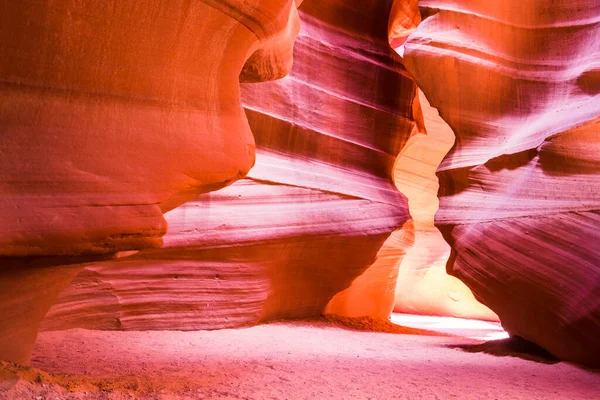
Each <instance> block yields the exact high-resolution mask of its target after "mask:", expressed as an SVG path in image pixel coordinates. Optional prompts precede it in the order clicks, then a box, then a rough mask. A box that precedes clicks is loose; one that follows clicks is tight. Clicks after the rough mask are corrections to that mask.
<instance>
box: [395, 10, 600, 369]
mask: <svg viewBox="0 0 600 400" xmlns="http://www.w3.org/2000/svg"><path fill="white" fill-rule="evenodd" d="M419 5H420V6H421V11H422V14H423V16H425V17H426V18H425V19H424V20H423V21H422V22H421V24H420V25H419V27H418V28H417V29H416V31H414V32H413V33H412V35H411V36H410V37H409V39H408V40H407V41H406V43H405V44H404V49H405V52H404V54H405V64H406V65H407V68H408V69H409V70H410V72H411V74H413V76H414V77H415V79H416V81H417V83H418V85H419V86H420V87H421V88H422V89H423V91H424V92H425V94H426V95H427V98H428V99H429V101H430V102H431V105H432V106H434V107H436V108H438V109H439V111H440V115H441V117H442V118H443V119H444V120H445V121H446V122H447V123H448V124H449V125H450V127H451V128H452V129H453V131H454V132H455V133H456V143H455V145H454V147H453V148H452V150H451V151H450V153H449V154H448V155H447V156H446V158H445V159H444V162H443V163H442V165H441V166H440V168H439V171H438V175H439V178H440V186H441V187H440V192H439V195H440V211H439V212H438V214H437V216H436V223H437V226H438V227H439V228H440V230H441V231H442V233H443V234H444V237H445V238H446V240H447V241H448V243H449V244H450V246H451V247H452V257H451V259H450V261H449V264H448V270H449V271H451V273H452V274H453V275H455V276H457V277H458V278H460V279H461V280H462V281H464V282H465V283H467V285H468V286H469V287H470V288H471V289H472V290H473V292H474V293H475V295H476V297H477V298H478V299H479V300H481V301H482V302H483V303H485V304H486V305H488V306H489V307H490V308H491V309H492V310H493V311H495V312H496V313H497V314H498V316H499V317H500V319H501V321H502V323H503V326H504V327H505V328H506V330H507V331H509V332H510V333H511V334H513V335H518V336H521V337H523V338H525V339H527V340H530V341H532V342H535V343H536V344H538V345H540V346H542V347H544V348H545V349H547V350H548V351H550V352H551V353H552V354H554V355H556V356H557V357H559V358H561V359H564V360H570V361H575V362H579V363H584V364H587V365H594V366H597V365H600V342H598V340H597V337H598V334H600V247H599V246H598V245H597V244H598V243H599V242H600V234H599V230H598V228H599V227H600V216H599V214H598V210H599V209H600V174H599V172H600V170H599V168H598V165H600V156H599V154H600V153H599V152H598V151H597V150H598V146H600V127H599V119H598V117H599V115H600V87H599V86H598V76H600V75H599V71H600V69H599V68H600V64H599V63H598V60H600V40H599V38H600V4H599V3H598V2H595V1H592V2H590V1H578V0H569V1H563V2H553V1H541V0H540V1H522V0H521V1H516V0H515V1H507V2H482V1H469V0H422V1H420V2H419Z"/></svg>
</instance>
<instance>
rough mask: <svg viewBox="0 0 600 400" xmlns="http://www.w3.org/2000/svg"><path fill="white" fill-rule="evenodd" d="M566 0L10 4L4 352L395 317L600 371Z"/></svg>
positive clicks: (1, 127) (594, 98) (582, 52)
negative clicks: (464, 326)
mask: <svg viewBox="0 0 600 400" xmlns="http://www.w3.org/2000/svg"><path fill="white" fill-rule="evenodd" d="M558 3H559V2H555V1H551V0H519V1H517V0H509V1H503V2H488V1H483V0H420V1H418V2H417V1H416V0H396V1H392V0H373V1H364V0H345V1H342V0H305V1H303V2H302V1H295V2H294V1H292V0H197V1H186V0H173V1H169V2H166V1H158V2H157V1H150V0H139V1H135V2H123V1H119V2H118V1H105V0H102V1H101V0H85V1H79V2H72V1H66V0H58V1H50V0H42V1H39V0H37V1H34V0H19V1H8V0H0V53H1V54H3V57H2V58H1V59H0V194H1V196H0V257H1V258H0V319H1V320H2V325H1V326H0V359H6V360H10V361H14V362H19V363H24V364H26V363H27V362H28V361H29V358H30V355H31V350H32V346H33V343H34V342H35V338H36V336H37V333H38V331H39V330H40V329H42V330H64V329H70V328H87V329H100V330H112V329H115V330H167V329H168V330H198V329H221V328H236V327H242V326H249V325H255V324H258V323H260V322H265V321H270V320H276V319H287V318H305V317H313V316H318V315H322V314H332V315H336V316H340V317H344V318H359V317H368V318H371V319H374V320H387V318H388V317H389V315H390V313H391V312H392V311H393V310H396V311H401V312H414V313H425V314H437V315H452V316H462V317H468V318H481V319H489V320H496V319H499V320H500V321H501V322H502V325H503V326H504V328H505V329H506V330H507V331H508V332H509V333H510V334H512V335H515V336H520V337H522V338H524V339H526V340H528V341H531V342H533V343H535V344H537V345H539V346H541V347H542V348H544V349H546V350H547V351H549V352H550V353H551V354H553V355H554V356H556V357H558V358H560V359H562V360H567V361H572V362H576V363H581V364H585V365H589V366H599V365H600V342H599V341H598V340H597V337H598V335H599V334H600V231H599V228H600V213H599V210H600V2H598V1H596V0H587V1H582V0H565V1H562V2H560V4H558ZM438 206H439V210H438ZM436 212H437V213H436ZM434 215H435V219H434ZM436 227H437V228H436ZM438 228H439V230H438ZM446 271H447V272H448V273H449V275H448V274H446ZM398 340H402V337H398Z"/></svg>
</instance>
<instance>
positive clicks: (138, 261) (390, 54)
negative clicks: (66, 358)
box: [42, 0, 416, 330]
mask: <svg viewBox="0 0 600 400" xmlns="http://www.w3.org/2000/svg"><path fill="white" fill-rule="evenodd" d="M391 3H392V2H391V1H384V0H379V1H375V2H372V3H366V2H363V1H350V2H348V1H345V2H339V1H316V0H314V1H305V2H304V3H303V5H302V7H301V9H300V10H301V14H300V15H301V20H302V31H301V32H300V34H299V36H298V39H297V41H296V46H295V49H294V59H295V63H294V67H293V69H292V72H291V73H290V76H289V77H287V78H285V79H282V80H279V81H275V82H272V83H268V84H264V83H260V84H245V85H243V87H242V99H243V103H244V106H245V107H246V115H247V118H248V121H249V124H250V127H251V129H252V132H253V133H254V136H255V139H256V143H257V156H256V165H255V166H254V168H253V169H252V170H251V171H250V173H249V174H248V176H247V178H246V179H243V180H240V181H238V182H237V183H234V184H233V185H231V186H229V187H227V188H225V189H223V190H220V191H218V192H214V193H210V194H204V195H201V196H199V197H197V198H196V199H194V200H193V201H191V202H189V203H187V204H185V205H183V206H181V207H178V208H176V209H174V210H172V211H170V212H169V213H167V214H166V215H165V218H166V220H167V221H168V223H169V232H168V233H167V235H166V236H165V238H164V245H163V247H162V248H161V249H156V250H144V251H142V252H140V253H139V254H138V255H135V256H133V257H129V258H127V259H123V260H120V261H118V262H109V263H98V264H96V265H94V266H90V267H88V268H86V270H85V272H84V273H82V274H81V275H80V276H79V277H78V278H77V279H76V280H75V281H74V282H73V284H72V285H71V286H70V287H69V288H68V289H67V290H66V291H65V292H64V293H63V294H62V295H61V298H60V300H59V303H58V304H57V305H55V306H54V307H53V308H52V310H51V311H50V313H49V315H48V317H47V318H46V320H45V321H44V323H43V327H42V328H43V329H66V328H71V327H88V328H98V329H184V330H192V329H216V328H224V327H236V326H242V325H247V324H255V323H257V322H258V321H264V320H270V319H276V318H293V317H304V316H312V315H319V314H321V313H322V312H323V311H324V310H325V309H326V308H327V312H332V313H337V314H342V315H352V316H358V315H370V316H376V317H387V316H388V315H389V313H390V312H391V310H392V307H393V303H394V287H395V273H396V269H397V265H398V262H399V261H400V258H401V257H402V255H403V253H404V247H407V246H409V245H410V243H411V242H412V234H413V233H412V229H411V228H410V226H409V225H407V227H406V230H405V231H399V232H398V233H397V234H395V236H394V238H395V239H394V240H393V241H394V242H395V245H394V247H393V249H388V250H385V251H384V250H383V249H382V245H383V244H384V242H385V241H386V239H388V237H390V234H391V233H392V232H394V231H396V230H398V229H400V228H402V226H403V225H404V224H405V223H406V222H407V221H408V219H409V218H410V216H409V214H408V210H407V205H406V199H405V198H404V197H403V196H402V195H401V194H400V193H399V192H398V190H397V189H396V188H395V186H394V184H393V182H392V178H391V175H392V169H393V166H394V162H395V159H396V156H397V155H398V153H399V151H400V149H401V148H402V146H403V145H404V143H405V142H406V140H407V139H408V137H409V135H410V133H411V132H412V130H413V126H414V123H415V122H414V118H413V111H412V105H413V104H412V102H413V98H414V96H415V93H416V86H415V84H414V81H413V80H412V78H410V77H409V76H408V74H407V73H406V71H405V70H404V67H403V66H402V65H401V63H400V62H399V58H398V56H397V54H396V53H395V52H394V51H393V50H392V49H391V48H390V47H389V45H388V42H387V20H388V16H389V11H390V8H391ZM365 271H368V273H365ZM361 275H363V278H362V280H361V282H359V283H357V284H355V285H353V284H352V283H353V282H355V281H356V280H357V278H358V277H360V276H361ZM386 287H388V290H385V288H386ZM377 289H378V290H377ZM340 292H344V293H343V295H340V296H337V297H336V299H335V301H333V302H332V303H330V301H331V300H332V298H334V296H335V295H336V294H339V293H340ZM357 299H358V300H360V301H357Z"/></svg>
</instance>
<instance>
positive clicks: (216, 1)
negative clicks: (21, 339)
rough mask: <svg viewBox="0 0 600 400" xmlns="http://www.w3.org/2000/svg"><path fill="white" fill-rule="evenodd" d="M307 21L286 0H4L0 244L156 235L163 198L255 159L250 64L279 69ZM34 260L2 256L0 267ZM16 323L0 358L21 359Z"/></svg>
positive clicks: (50, 249) (35, 246)
mask: <svg viewBox="0 0 600 400" xmlns="http://www.w3.org/2000/svg"><path fill="white" fill-rule="evenodd" d="M297 29H298V19H297V12H296V6H295V4H294V2H293V1H292V0H267V1H264V0H243V1H237V0H203V1H195V2H189V1H182V0H177V1H172V2H168V4H167V3H165V2H155V1H147V0H145V1H137V2H133V3H132V2H125V3H122V2H105V1H101V0H88V1H83V2H71V1H64V0H59V1H47V0H44V1H33V0H21V1H8V0H6V1H0V53H1V54H2V58H1V59H0V129H1V132H0V155H1V157H0V194H1V195H0V256H11V257H30V256H57V255H60V256H73V255H86V256H87V255H91V254H109V253H114V252H118V251H126V250H133V249H136V250H137V249H144V248H152V247H159V246H160V245H161V244H162V236H163V234H164V233H165V231H166V227H167V226H166V223H165V220H164V218H163V216H162V214H163V212H166V211H168V210H170V209H173V208H174V207H176V206H178V205H180V204H182V203H183V202H185V201H187V200H189V199H191V198H195V197H197V195H198V194H199V193H205V192H208V191H211V190H215V189H218V188H221V187H223V186H226V185H228V184H230V183H232V182H233V181H235V180H236V179H239V178H241V177H242V176H244V175H245V174H246V173H247V172H248V170H249V169H250V168H251V166H252V165H253V163H254V140H253V137H252V134H251V132H250V129H249V126H248V123H247V120H246V117H245V115H244V111H243V108H242V106H241V102H240V89H239V83H238V82H239V77H240V73H242V72H243V73H242V75H241V76H242V79H247V80H252V81H255V80H262V79H271V78H274V77H280V76H282V75H284V74H285V73H286V72H287V70H288V69H289V67H290V66H291V49H292V46H293V40H294V36H295V34H296V32H297ZM79 261H81V260H79ZM64 262H65V263H70V262H72V261H69V260H68V259H67V260H64ZM25 263H26V261H25V260H22V261H19V260H18V259H14V258H13V259H10V260H6V259H4V260H3V261H2V264H3V268H2V270H1V273H0V281H4V282H13V281H14V276H15V271H14V269H20V268H21V266H22V264H25ZM52 263H54V262H53V261H52V262H50V264H52ZM27 271H28V274H30V275H31V276H28V277H27V281H32V282H36V283H35V287H40V280H41V279H42V277H45V276H47V275H48V272H47V271H42V270H40V271H37V270H36V271H34V270H32V269H28V270H27ZM67 276H69V274H67V275H65V279H67V278H66V277H67ZM58 281H60V282H58ZM63 284H64V279H58V278H57V282H48V285H49V286H50V287H52V289H49V291H50V292H53V294H55V293H54V292H56V291H58V289H59V287H60V286H62V285H63ZM32 290H33V289H32ZM50 297H51V296H50ZM42 298H43V296H41V297H39V298H38V297H37V296H35V295H30V293H23V297H22V299H23V301H24V302H23V303H22V307H23V308H24V309H26V310H27V309H30V308H37V307H41V308H40V310H42V309H43V308H47V307H49V305H50V304H48V302H49V301H50V298H47V299H46V300H43V302H44V304H43V305H42V304H39V303H40V302H41V301H42ZM11 307H12V302H11V303H4V302H3V303H2V304H1V305H0V319H2V320H3V330H6V329H8V328H7V327H9V325H11V324H13V323H20V322H19V321H16V320H15V319H14V318H12V317H14V315H15V310H14V309H12V308H11ZM16 314H18V313H16ZM41 316H43V312H41V311H40V312H37V313H35V316H34V315H33V314H31V317H32V318H33V317H35V318H37V320H36V321H33V320H32V321H30V324H29V325H28V326H31V327H33V328H32V329H33V330H32V331H31V332H28V333H27V337H28V338H29V339H28V341H29V344H28V345H30V344H31V343H32V342H31V338H32V337H35V334H33V333H32V332H35V326H36V325H37V324H38V323H39V319H40V318H41ZM21 322H22V321H21ZM9 332H13V333H14V332H17V333H18V332H20V328H19V329H12V328H11V329H10V330H9ZM15 335H16V333H15ZM15 335H13V334H12V333H11V334H8V336H6V335H4V334H3V335H2V336H3V338H4V339H6V340H5V341H3V342H2V344H0V358H9V359H12V360H15V361H25V360H26V355H27V350H26V349H25V350H24V351H22V352H17V353H14V352H13V351H12V349H11V348H9V347H12V346H13V344H12V343H11V340H8V338H12V337H13V336H15ZM13 354H23V355H24V356H20V355H19V356H17V357H13Z"/></svg>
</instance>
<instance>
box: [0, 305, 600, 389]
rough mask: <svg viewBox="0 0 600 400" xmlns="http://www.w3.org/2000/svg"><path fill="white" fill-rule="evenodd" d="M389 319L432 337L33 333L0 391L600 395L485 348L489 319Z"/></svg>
mask: <svg viewBox="0 0 600 400" xmlns="http://www.w3.org/2000/svg"><path fill="white" fill-rule="evenodd" d="M393 321H395V322H396V323H402V324H403V325H405V326H410V327H415V328H426V329H431V330H435V331H438V332H443V333H444V335H440V334H439V333H438V334H435V333H432V334H421V335H414V334H402V333H398V332H396V333H390V332H373V331H357V330H353V329H349V328H347V327H343V326H340V325H336V324H331V323H329V322H326V321H308V322H307V321H303V322H279V323H272V324H267V325H260V326H255V327H252V328H247V329H237V330H221V331H202V332H172V331H158V332H101V331H88V330H80V329H77V330H70V331H64V332H43V333H41V334H40V335H39V338H38V341H37V344H36V347H35V351H34V355H33V361H32V368H30V369H29V368H22V367H17V366H14V365H10V364H7V363H4V364H2V365H1V366H0V398H2V399H19V400H20V399H35V400H42V399H52V400H55V399H61V400H63V399H64V400H66V399H138V398H140V399H453V398H456V399H544V400H550V399H598V398H600V373H598V372H594V371H589V370H585V369H582V368H579V367H577V366H574V365H570V364H568V363H564V362H561V363H558V362H556V361H551V360H546V359H544V358H540V357H537V356H527V358H530V359H523V358H522V357H517V356H516V355H515V354H512V355H507V349H506V346H505V347H504V348H503V346H502V343H503V342H502V341H501V340H500V341H498V342H494V343H496V344H494V343H492V344H490V343H489V342H488V343H487V344H485V342H484V340H485V339H487V338H500V337H502V336H503V332H502V331H501V329H499V328H498V327H497V326H496V325H493V324H487V323H480V324H479V325H478V324H475V325H473V324H471V323H469V322H465V321H461V320H454V319H436V318H429V317H413V316H402V315H395V316H394V318H393ZM398 331H399V332H401V331H403V329H399V330H398ZM404 331H408V332H410V331H411V330H410V329H404ZM466 349H467V350H469V349H470V351H467V350H466ZM494 349H495V350H494ZM480 350H486V351H485V352H484V351H480ZM490 353H495V354H490ZM532 358H533V359H535V360H531V359H532Z"/></svg>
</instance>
